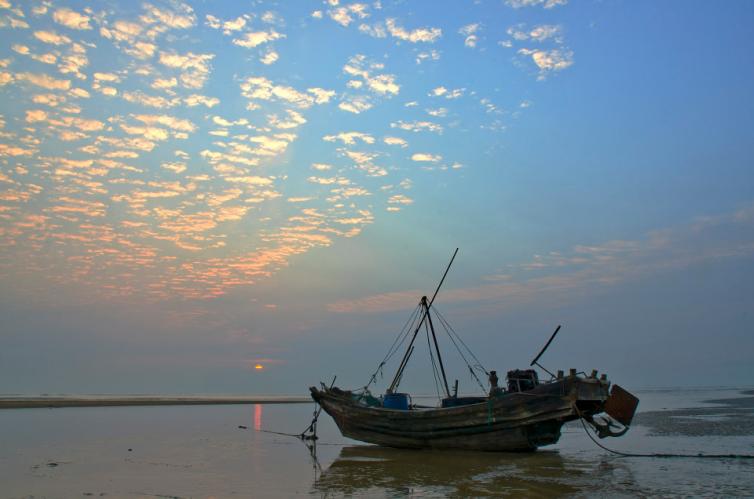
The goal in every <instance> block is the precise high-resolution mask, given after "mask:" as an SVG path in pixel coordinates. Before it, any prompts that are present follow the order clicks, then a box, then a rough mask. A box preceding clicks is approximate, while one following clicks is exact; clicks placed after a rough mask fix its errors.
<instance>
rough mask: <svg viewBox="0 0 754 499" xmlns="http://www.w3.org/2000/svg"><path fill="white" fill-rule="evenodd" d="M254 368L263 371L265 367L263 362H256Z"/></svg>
mask: <svg viewBox="0 0 754 499" xmlns="http://www.w3.org/2000/svg"><path fill="white" fill-rule="evenodd" d="M254 369H256V370H257V371H261V370H262V369H264V366H263V365H262V364H255V365H254Z"/></svg>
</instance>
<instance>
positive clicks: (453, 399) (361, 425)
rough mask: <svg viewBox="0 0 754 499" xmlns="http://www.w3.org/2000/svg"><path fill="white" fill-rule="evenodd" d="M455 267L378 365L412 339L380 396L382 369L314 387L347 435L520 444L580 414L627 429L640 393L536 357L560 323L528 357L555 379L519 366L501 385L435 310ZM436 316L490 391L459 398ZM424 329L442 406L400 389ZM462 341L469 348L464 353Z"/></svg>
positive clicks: (549, 439) (536, 440) (607, 427)
mask: <svg viewBox="0 0 754 499" xmlns="http://www.w3.org/2000/svg"><path fill="white" fill-rule="evenodd" d="M457 251H458V250H456V252H457ZM453 258H455V254H454V255H453ZM452 263H453V259H451V264H452ZM449 269H450V265H448V268H447V269H446V270H445V274H444V275H443V278H442V280H441V281H440V285H439V286H438V287H437V290H436V291H435V294H434V296H433V297H432V299H431V300H428V299H427V297H426V296H425V297H422V299H421V301H420V303H419V305H418V306H417V308H416V309H415V310H414V313H413V314H412V316H411V317H410V318H409V321H408V322H407V324H406V327H404V329H403V331H401V333H400V334H399V335H398V338H396V340H395V342H394V343H393V346H392V347H391V349H390V351H389V352H388V355H387V356H386V357H385V359H384V360H383V361H382V362H381V363H380V365H379V367H378V371H377V372H379V371H380V369H381V368H382V367H383V366H384V365H385V363H386V362H387V361H388V360H389V359H390V357H392V356H393V355H394V354H395V353H396V352H397V351H398V349H399V348H400V347H401V345H403V344H404V343H405V342H406V340H408V338H410V341H408V346H407V348H406V350H405V354H404V355H403V358H402V360H401V361H400V364H399V367H398V371H397V373H396V374H395V376H394V377H393V380H392V382H391V384H390V386H389V387H388V388H387V390H386V393H385V395H383V396H381V397H374V396H373V395H372V394H371V393H370V391H369V386H370V385H371V384H372V383H373V382H374V381H375V380H376V374H377V372H375V374H373V375H372V378H371V380H370V382H369V383H368V384H367V386H365V387H364V388H363V389H362V390H359V391H348V390H341V389H339V388H337V387H327V386H325V385H324V384H322V386H321V388H315V387H312V388H310V390H311V395H312V398H313V399H314V400H315V401H316V402H318V403H319V404H320V405H321V407H322V408H323V409H324V410H325V411H326V412H327V413H328V414H329V415H330V416H332V418H333V419H334V420H335V423H336V424H337V425H338V428H339V429H340V431H341V433H343V435H344V436H346V437H349V438H353V439H355V440H361V441H364V442H369V443H374V444H378V445H385V446H389V447H399V448H435V449H442V448H453V449H467V450H484V451H521V450H533V449H536V448H537V447H540V446H543V445H550V444H554V443H556V442H557V441H558V439H559V438H560V430H561V427H562V426H563V424H564V423H566V422H568V421H573V420H576V419H579V418H580V417H583V418H584V419H585V420H586V421H588V422H589V423H591V424H592V425H593V426H595V427H596V428H597V429H598V430H599V432H600V436H620V435H622V434H623V433H625V431H626V430H627V429H628V425H629V424H630V423H631V420H632V418H633V415H634V412H635V411H636V406H637V405H638V399H636V398H635V397H634V396H633V395H631V394H629V393H628V392H626V391H625V390H623V389H621V388H620V387H618V386H614V387H613V390H612V393H611V392H610V391H609V388H610V382H609V381H608V380H607V377H606V376H605V375H604V374H603V375H602V376H600V377H598V376H597V371H592V373H591V374H590V375H586V374H585V373H577V372H576V369H571V370H570V372H569V374H568V375H565V374H564V373H563V371H558V374H557V375H554V374H552V373H551V372H550V371H547V370H546V369H545V368H544V367H542V366H541V365H540V364H539V363H538V360H539V358H540V357H541V356H542V354H543V353H544V351H545V350H546V349H547V347H548V346H549V345H550V343H551V342H552V340H553V339H554V338H555V335H556V334H557V333H558V331H559V330H560V326H558V329H556V330H555V332H554V333H553V335H552V336H551V337H550V340H549V341H548V342H547V344H546V345H545V347H544V348H543V349H542V351H541V352H540V353H539V355H537V357H536V358H535V359H534V360H533V361H532V362H531V364H530V367H532V366H534V365H536V366H538V367H540V368H541V369H543V370H544V371H545V372H547V373H548V374H550V379H549V380H547V381H540V380H539V376H538V373H537V371H535V370H533V369H525V370H518V369H517V370H513V371H509V372H508V375H507V386H506V388H501V387H498V386H497V382H498V379H497V375H496V373H495V371H490V372H487V370H486V369H484V368H483V367H482V366H481V364H480V363H479V362H478V360H477V359H476V356H474V354H473V352H471V351H470V350H469V349H468V347H466V345H465V343H464V342H463V340H462V339H461V338H460V337H459V336H458V335H457V333H455V331H454V330H453V328H452V327H451V326H450V325H449V324H448V322H447V321H446V320H445V319H444V318H443V317H442V316H441V315H440V314H439V313H438V312H437V311H436V309H432V304H433V303H434V299H435V297H436V296H437V292H438V291H439V289H440V287H441V286H442V282H443V281H444V279H445V276H446V275H447V273H448V270H449ZM433 316H437V319H435V320H433ZM438 319H439V321H438V322H437V323H438V324H440V325H441V326H442V327H443V328H444V329H445V331H446V332H447V333H448V336H450V339H451V340H452V342H453V345H455V346H456V348H457V349H458V352H459V353H460V354H461V357H462V358H463V359H464V361H466V363H467V366H468V368H469V370H470V372H471V374H472V375H473V376H474V377H475V378H476V379H477V381H479V378H478V377H477V376H476V374H475V373H474V369H475V368H476V369H477V370H480V371H482V372H484V374H485V375H487V377H488V380H489V385H490V386H489V391H488V392H487V395H486V396H484V397H459V396H458V381H456V383H455V390H454V392H453V394H451V391H450V388H449V386H448V381H447V378H446V374H445V368H444V365H443V362H442V355H441V352H440V348H439V345H438V342H437V335H436V332H435V326H434V324H435V321H436V320H438ZM422 328H423V329H424V331H425V332H426V336H427V344H428V345H429V347H430V348H429V352H430V358H431V361H432V367H433V371H434V375H435V379H436V380H437V382H438V385H439V388H442V389H443V391H444V394H445V397H444V398H443V399H442V401H441V404H440V406H439V407H421V406H418V405H414V404H412V403H411V398H410V396H409V395H408V394H406V393H400V392H399V391H398V386H399V384H400V382H401V379H402V376H403V372H404V370H405V368H406V365H407V363H408V361H409V359H410V357H411V355H412V353H413V351H414V342H415V340H416V338H417V336H418V334H419V332H420V331H421V330H422ZM432 345H434V349H433V348H432ZM461 345H462V346H463V347H465V348H466V355H464V351H463V349H462V348H461ZM433 350H434V352H433ZM467 355H469V356H470V357H471V358H473V359H474V360H476V365H475V366H472V365H471V364H470V363H469V362H468V360H467ZM440 381H442V383H440ZM479 384H480V385H481V382H480V383H479ZM483 388H484V387H483ZM604 413H607V414H609V415H610V416H612V417H610V416H607V415H604V416H602V418H603V419H601V420H600V419H595V417H594V416H596V415H598V414H604ZM615 421H617V422H619V423H621V425H622V430H621V431H620V432H614V431H613V428H619V427H620V426H618V425H617V424H615Z"/></svg>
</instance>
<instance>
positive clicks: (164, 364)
mask: <svg viewBox="0 0 754 499" xmlns="http://www.w3.org/2000/svg"><path fill="white" fill-rule="evenodd" d="M753 20H754V6H752V4H751V3H750V2H743V1H741V2H726V3H723V4H715V3H712V2H661V3H659V2H620V1H605V2H587V1H583V2H573V1H572V2H567V1H565V0H561V1H558V0H542V1H538V0H508V1H503V0H495V1H492V0H489V1H476V2H462V1H459V2H446V3H443V4H441V6H439V7H438V4H437V3H436V2H420V1H415V2H409V1H396V2H392V1H381V2H379V1H378V2H343V1H341V2H338V1H334V0H332V1H325V2H316V1H315V2H202V3H181V2H151V3H148V2H145V3H138V2H105V3H100V4H97V5H96V6H94V7H92V6H91V5H90V4H89V3H86V2H38V3H35V2H24V3H20V2H14V1H11V0H0V30H2V32H3V40H4V43H3V44H2V46H0V99H1V100H2V108H0V125H2V126H1V127H0V311H1V312H2V315H3V317H4V319H3V325H2V330H1V331H0V345H1V346H2V348H1V349H0V380H2V381H0V391H2V392H6V393H14V392H29V393H37V392H56V391H59V392H82V391H83V392H92V391H98V392H112V391H121V392H122V391H127V392H154V391H158V392H254V393H263V392H288V393H295V392H302V391H303V388H302V387H305V386H308V384H312V383H314V382H316V381H318V380H319V379H324V378H329V377H330V376H331V375H332V374H339V379H342V380H343V383H344V384H346V385H353V386H356V385H358V384H359V383H362V382H363V381H365V378H368V375H369V373H371V369H372V365H376V364H377V363H378V362H379V360H380V359H381V358H382V355H383V352H384V351H385V350H386V349H387V348H388V346H389V344H390V342H391V341H392V338H393V336H394V334H395V333H396V332H397V330H398V329H400V326H401V325H402V324H403V321H404V320H405V317H406V315H407V314H408V313H409V312H410V310H411V309H412V308H413V306H414V305H415V304H416V302H417V301H418V299H419V297H420V296H421V295H422V294H425V293H429V292H430V291H431V290H432V288H433V287H434V285H435V282H436V280H437V279H438V278H439V275H440V273H441V271H442V269H443V267H444V265H445V264H446V261H447V259H448V258H449V257H450V255H451V253H452V251H453V249H454V248H456V247H460V253H459V256H458V258H457V260H456V263H455V264H454V268H453V270H452V271H451V274H450V275H449V278H448V281H447V283H446V286H445V288H444V289H443V291H442V293H441V295H440V297H439V299H438V303H437V305H438V307H440V309H441V310H443V311H444V313H445V315H446V316H447V317H448V318H449V319H451V322H453V324H454V325H455V326H456V329H457V330H458V331H459V332H461V333H462V335H463V336H464V338H465V339H466V340H467V342H468V343H469V344H470V346H472V348H474V347H475V350H476V351H477V352H481V355H480V359H481V360H482V361H483V362H484V364H485V366H487V368H488V369H497V370H498V371H505V370H506V369H508V368H514V367H521V366H523V365H524V364H527V363H528V359H529V357H530V356H531V355H532V354H533V353H535V352H536V350H537V349H538V347H539V346H540V344H541V343H542V342H543V341H544V340H545V339H546V338H547V335H548V334H549V332H550V331H551V330H552V329H553V328H554V327H555V326H556V325H557V324H560V323H562V324H563V325H564V329H563V333H562V338H560V339H559V340H558V343H556V344H555V345H554V346H553V350H552V352H551V353H548V356H551V357H550V359H549V362H548V363H547V364H546V365H549V366H550V367H552V368H553V369H556V368H568V367H579V368H582V369H591V368H599V369H604V370H607V371H608V373H611V374H612V376H613V377H614V378H615V379H616V380H617V381H619V382H623V383H624V384H634V385H637V386H660V385H668V384H683V385H700V384H736V383H744V384H752V383H754V370H752V368H751V365H754V358H752V354H751V353H750V352H752V351H754V343H753V340H752V339H751V338H752V337H754V336H752V335H751V334H750V333H751V326H750V325H749V324H751V319H752V317H751V315H752V314H751V310H752V309H754V307H753V306H752V305H754V304H753V303H752V299H751V297H752V296H754V293H752V291H754V290H752V284H751V282H750V281H752V279H751V277H752V275H753V274H752V270H753V269H754V267H753V265H752V264H754V259H752V255H753V254H754V231H753V230H752V229H753V228H754V223H753V221H754V169H753V165H752V160H751V158H752V152H754V151H753V150H752V149H754V146H752V144H754V137H752V135H753V132H752V131H753V130H754V98H753V95H752V90H751V89H752V88H754V74H753V71H754V68H753V67H752V65H751V64H750V63H749V62H750V61H751V60H752V54H753V52H754V40H753V37H752V35H751V32H750V31H751V30H750V26H751V22H752V21H753ZM417 357H420V356H417ZM448 362H449V364H450V365H451V367H454V368H458V366H457V362H456V360H454V359H452V358H450V359H448ZM256 364H261V365H263V366H264V369H262V370H255V369H253V366H254V365H256ZM415 367H416V373H415V378H412V379H415V387H414V388H415V389H416V390H418V391H427V390H428V386H429V385H428V383H431V377H428V376H427V375H426V373H424V375H422V360H421V359H418V360H417V364H416V366H415ZM457 372H459V373H461V374H460V376H464V375H463V374H462V373H463V371H457ZM423 376H424V377H423ZM362 378H364V379H362ZM624 380H625V381H624ZM721 380H725V382H723V381H721ZM728 380H729V381H728ZM464 382H466V384H467V385H468V380H465V379H463V378H462V382H461V386H462V389H464ZM466 388H468V389H469V390H472V389H473V386H467V387H466Z"/></svg>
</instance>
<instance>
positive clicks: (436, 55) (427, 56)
mask: <svg viewBox="0 0 754 499" xmlns="http://www.w3.org/2000/svg"><path fill="white" fill-rule="evenodd" d="M439 60H440V52H439V51H437V50H434V49H433V50H428V51H426V52H419V53H418V54H416V63H417V64H421V63H422V62H424V61H439Z"/></svg>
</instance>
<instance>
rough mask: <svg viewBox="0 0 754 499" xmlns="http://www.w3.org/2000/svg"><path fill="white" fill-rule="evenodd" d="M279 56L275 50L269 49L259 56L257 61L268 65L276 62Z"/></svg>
mask: <svg viewBox="0 0 754 499" xmlns="http://www.w3.org/2000/svg"><path fill="white" fill-rule="evenodd" d="M279 57H280V56H279V55H278V53H277V52H275V51H274V50H270V51H268V52H266V53H265V54H264V55H263V56H262V57H260V58H259V62H261V63H262V64H265V65H267V66H269V65H270V64H273V63H274V62H276V61H277V60H278V58H279Z"/></svg>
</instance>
